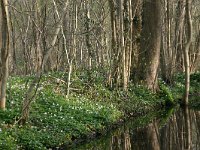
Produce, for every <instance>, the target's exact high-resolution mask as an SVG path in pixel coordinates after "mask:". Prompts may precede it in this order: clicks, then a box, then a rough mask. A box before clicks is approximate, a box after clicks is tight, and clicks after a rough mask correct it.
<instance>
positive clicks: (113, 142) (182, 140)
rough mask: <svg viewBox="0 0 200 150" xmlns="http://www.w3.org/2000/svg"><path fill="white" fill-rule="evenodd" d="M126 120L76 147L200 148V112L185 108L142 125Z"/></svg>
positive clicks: (112, 149) (97, 149) (84, 149)
mask: <svg viewBox="0 0 200 150" xmlns="http://www.w3.org/2000/svg"><path fill="white" fill-rule="evenodd" d="M134 121H135V120H134V119H133V120H131V121H128V122H127V123H125V124H124V125H123V126H122V127H120V128H118V129H117V130H115V131H113V132H110V133H108V134H107V135H106V136H105V137H101V138H99V139H96V140H92V141H91V142H89V143H86V144H84V145H82V146H78V147H75V148H74V149H76V150H200V111H194V110H191V109H188V108H185V109H180V110H179V111H177V112H175V113H172V114H170V117H160V118H157V119H153V120H152V121H150V122H149V123H148V125H146V126H145V127H138V126H137V127H136V126H135V122H134Z"/></svg>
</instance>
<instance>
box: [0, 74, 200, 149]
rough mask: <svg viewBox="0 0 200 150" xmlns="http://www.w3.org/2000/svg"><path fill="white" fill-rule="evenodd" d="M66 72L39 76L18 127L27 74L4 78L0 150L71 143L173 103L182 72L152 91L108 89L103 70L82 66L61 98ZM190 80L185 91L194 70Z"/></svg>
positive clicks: (193, 82) (196, 79) (194, 87)
mask: <svg viewBox="0 0 200 150" xmlns="http://www.w3.org/2000/svg"><path fill="white" fill-rule="evenodd" d="M67 77H68V74H66V73H62V72H56V73H55V72H54V73H49V74H45V75H43V77H42V79H41V82H40V84H39V87H38V94H37V96H36V99H35V101H34V102H33V103H32V107H31V110H30V116H29V120H28V122H27V123H26V125H24V126H19V125H18V124H17V121H18V119H19V117H20V115H21V114H20V113H21V109H22V108H21V107H22V103H23V97H24V95H25V93H26V90H27V88H28V86H29V85H30V83H31V81H32V79H33V77H28V76H23V77H22V76H21V77H18V76H14V77H10V78H9V82H8V88H7V109H6V110H5V111H2V110H0V118H1V120H0V149H30V150H31V149H48V148H56V147H59V146H60V145H62V144H71V143H72V142H73V141H74V140H76V139H81V138H82V139H84V138H87V137H88V136H91V135H95V134H96V133H101V132H102V131H104V130H106V128H107V127H108V126H110V125H112V124H113V123H116V122H118V121H119V120H120V119H122V118H124V117H125V116H127V115H136V114H137V115H138V114H145V113H147V112H149V111H153V110H155V109H157V108H160V107H161V106H164V105H166V103H174V100H175V99H178V98H179V97H180V95H181V94H180V93H182V90H183V88H184V86H183V85H184V82H183V77H182V76H181V75H177V76H176V80H175V82H174V85H173V86H169V85H167V84H165V83H164V82H163V81H160V82H159V87H160V90H159V92H158V94H155V93H152V92H150V91H149V90H148V89H146V88H145V87H143V86H135V85H130V86H129V89H128V90H127V91H123V90H120V89H118V90H115V89H113V90H111V89H109V88H108V87H107V86H106V82H105V81H104V80H105V74H104V73H103V72H99V71H90V72H89V71H85V72H84V71H83V72H76V73H74V74H72V80H71V85H70V95H69V96H68V97H66V93H67V92H66V91H67V89H66V87H67V86H66V85H67ZM191 79H192V80H191V85H192V88H191V92H197V89H199V88H200V86H199V84H198V85H197V84H196V83H197V82H198V83H200V82H199V79H200V75H199V74H194V75H191Z"/></svg>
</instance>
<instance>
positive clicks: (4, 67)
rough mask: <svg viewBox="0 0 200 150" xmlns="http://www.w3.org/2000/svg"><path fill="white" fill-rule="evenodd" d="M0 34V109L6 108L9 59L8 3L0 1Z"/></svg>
mask: <svg viewBox="0 0 200 150" xmlns="http://www.w3.org/2000/svg"><path fill="white" fill-rule="evenodd" d="M0 19H1V29H0V30H1V32H0V33H1V34H0V44H1V45H0V48H1V52H0V54H1V57H0V109H5V108H6V83H7V78H8V57H9V15H8V2H7V0H1V18H0Z"/></svg>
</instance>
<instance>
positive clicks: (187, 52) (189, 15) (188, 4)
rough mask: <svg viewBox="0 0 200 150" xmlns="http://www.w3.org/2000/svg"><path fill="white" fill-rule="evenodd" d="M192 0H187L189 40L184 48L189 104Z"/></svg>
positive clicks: (186, 102) (186, 99)
mask: <svg viewBox="0 0 200 150" xmlns="http://www.w3.org/2000/svg"><path fill="white" fill-rule="evenodd" d="M190 7H191V0H186V21H187V27H188V29H187V31H188V32H187V36H188V40H187V43H186V46H185V49H184V65H185V96H184V104H185V105H188V96H189V89H190V58H189V49H190V45H191V43H192V20H191V14H190Z"/></svg>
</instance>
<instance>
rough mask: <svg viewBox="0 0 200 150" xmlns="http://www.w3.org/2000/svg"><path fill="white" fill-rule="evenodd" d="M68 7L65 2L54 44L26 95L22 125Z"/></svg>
mask: <svg viewBox="0 0 200 150" xmlns="http://www.w3.org/2000/svg"><path fill="white" fill-rule="evenodd" d="M53 1H54V0H53ZM67 6H68V1H67V2H65V5H64V8H63V13H64V14H63V15H62V17H61V19H60V20H59V23H58V26H57V28H56V30H55V34H54V37H53V39H52V42H51V44H50V47H49V49H48V50H47V51H46V53H45V55H44V57H43V60H42V63H41V65H40V68H39V70H38V72H37V73H36V75H35V78H34V80H33V82H32V83H31V85H30V86H29V88H28V91H27V93H26V96H25V99H24V101H23V108H22V115H21V118H20V120H19V123H20V124H24V123H25V122H26V121H27V119H28V117H29V110H30V106H31V103H32V102H33V100H34V98H35V95H36V92H37V88H38V83H39V81H40V78H41V76H42V74H43V72H44V66H45V64H46V63H47V60H48V58H49V56H50V54H51V52H52V51H53V47H54V46H55V44H56V41H57V39H58V34H59V32H60V30H61V27H62V21H63V18H64V16H65V11H66V9H67Z"/></svg>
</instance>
